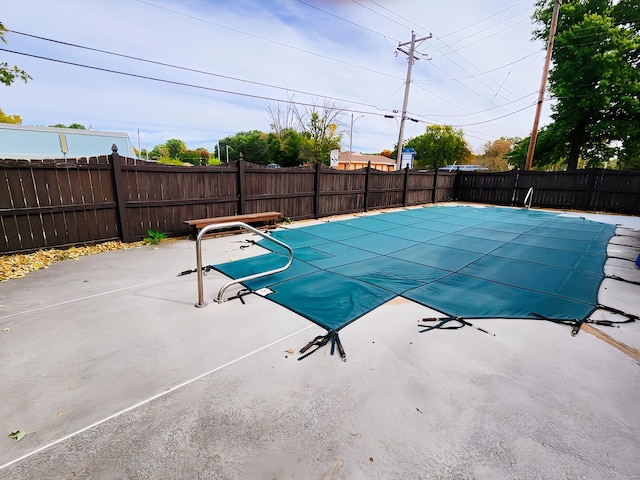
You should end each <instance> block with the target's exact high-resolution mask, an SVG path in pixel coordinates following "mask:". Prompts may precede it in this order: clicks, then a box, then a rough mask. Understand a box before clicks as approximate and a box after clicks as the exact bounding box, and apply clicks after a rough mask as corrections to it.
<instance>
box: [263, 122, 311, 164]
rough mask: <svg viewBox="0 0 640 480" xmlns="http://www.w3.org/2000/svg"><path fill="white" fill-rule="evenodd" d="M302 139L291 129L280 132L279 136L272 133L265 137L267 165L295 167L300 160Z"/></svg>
mask: <svg viewBox="0 0 640 480" xmlns="http://www.w3.org/2000/svg"><path fill="white" fill-rule="evenodd" d="M303 141H304V139H303V137H302V135H300V134H299V133H298V132H296V131H295V130H293V129H292V128H287V129H285V130H282V131H281V132H280V133H279V134H278V133H276V132H272V133H270V134H269V136H268V137H267V159H268V162H267V164H269V163H277V164H278V165H280V166H281V167H297V166H299V165H300V164H301V163H302V162H303V160H302V144H303Z"/></svg>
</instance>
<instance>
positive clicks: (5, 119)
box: [0, 108, 22, 124]
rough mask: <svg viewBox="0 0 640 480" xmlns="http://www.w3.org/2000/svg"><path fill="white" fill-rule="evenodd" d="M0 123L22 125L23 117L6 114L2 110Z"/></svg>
mask: <svg viewBox="0 0 640 480" xmlns="http://www.w3.org/2000/svg"><path fill="white" fill-rule="evenodd" d="M0 123H13V124H18V123H22V117H21V116H20V115H15V114H7V113H4V112H3V111H2V109H1V108H0Z"/></svg>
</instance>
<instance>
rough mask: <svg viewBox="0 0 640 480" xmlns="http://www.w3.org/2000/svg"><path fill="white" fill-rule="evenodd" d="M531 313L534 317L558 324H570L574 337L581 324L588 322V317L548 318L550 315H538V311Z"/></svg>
mask: <svg viewBox="0 0 640 480" xmlns="http://www.w3.org/2000/svg"><path fill="white" fill-rule="evenodd" d="M531 315H533V316H534V317H536V318H539V319H540V320H546V321H548V322H552V323H558V324H560V325H570V326H571V336H572V337H575V336H576V335H577V334H578V332H579V331H580V329H581V328H582V325H583V324H584V323H590V322H589V319H588V318H587V317H585V318H583V319H578V318H573V319H568V318H550V317H546V316H544V315H540V314H539V313H536V312H531Z"/></svg>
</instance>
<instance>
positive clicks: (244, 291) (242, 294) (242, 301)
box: [214, 288, 254, 305]
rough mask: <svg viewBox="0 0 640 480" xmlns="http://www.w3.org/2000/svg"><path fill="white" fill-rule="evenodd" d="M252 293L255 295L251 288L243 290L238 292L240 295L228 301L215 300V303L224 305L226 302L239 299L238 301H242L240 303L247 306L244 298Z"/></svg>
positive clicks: (228, 298) (233, 296) (227, 299)
mask: <svg viewBox="0 0 640 480" xmlns="http://www.w3.org/2000/svg"><path fill="white" fill-rule="evenodd" d="M251 293H254V292H253V290H251V289H249V288H243V289H242V290H240V291H238V293H236V294H235V295H232V296H231V297H227V298H226V299H223V300H218V299H214V301H215V302H217V303H224V302H228V301H229V300H235V299H236V298H237V299H238V300H240V302H241V303H242V304H243V305H246V304H245V302H244V298H242V297H244V296H245V295H249V294H251Z"/></svg>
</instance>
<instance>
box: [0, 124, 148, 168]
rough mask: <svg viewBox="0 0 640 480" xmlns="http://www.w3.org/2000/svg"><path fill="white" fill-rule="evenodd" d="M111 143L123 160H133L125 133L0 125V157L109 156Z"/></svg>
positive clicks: (131, 150)
mask: <svg viewBox="0 0 640 480" xmlns="http://www.w3.org/2000/svg"><path fill="white" fill-rule="evenodd" d="M113 144H115V145H116V146H117V147H118V153H119V154H120V155H122V156H123V157H130V158H136V153H135V150H134V149H133V145H132V144H131V141H130V140H129V136H128V135H127V134H126V133H122V132H99V131H97V130H79V129H75V128H56V127H34V126H30V125H13V124H8V123H0V158H6V159H16V160H33V159H46V158H81V157H98V156H100V155H109V154H110V153H111V146H112V145H113Z"/></svg>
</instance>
